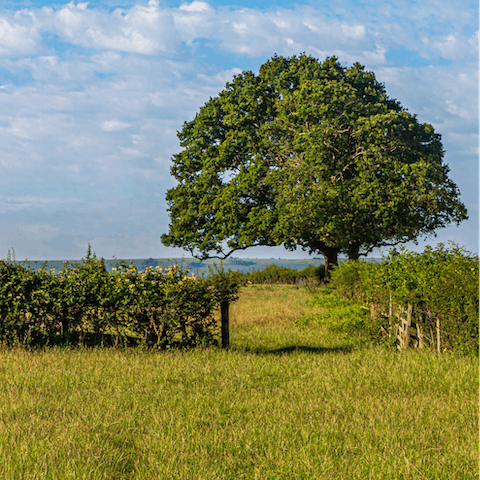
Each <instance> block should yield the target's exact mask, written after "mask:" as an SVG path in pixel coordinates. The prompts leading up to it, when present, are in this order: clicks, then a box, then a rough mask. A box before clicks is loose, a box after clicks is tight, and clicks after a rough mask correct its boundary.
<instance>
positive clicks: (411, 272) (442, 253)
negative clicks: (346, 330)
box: [332, 243, 479, 353]
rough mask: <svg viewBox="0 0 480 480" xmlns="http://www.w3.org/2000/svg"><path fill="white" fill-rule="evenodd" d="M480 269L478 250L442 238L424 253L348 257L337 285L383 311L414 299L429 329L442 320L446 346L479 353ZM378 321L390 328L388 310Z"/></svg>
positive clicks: (419, 320) (421, 320)
mask: <svg viewBox="0 0 480 480" xmlns="http://www.w3.org/2000/svg"><path fill="white" fill-rule="evenodd" d="M478 273H479V264H478V256H476V255H472V254H471V253H469V252H467V251H466V250H465V249H464V248H462V247H459V246H457V245H455V244H453V243H452V244H451V245H450V248H446V247H445V246H444V245H443V244H439V245H438V246H437V247H436V248H431V247H426V248H425V250H424V252H422V253H416V252H408V251H406V250H405V249H401V250H400V252H398V251H397V250H392V251H390V252H389V254H388V255H387V256H386V257H384V259H383V261H382V262H381V263H372V262H347V263H345V264H342V265H341V266H340V267H339V268H338V269H336V270H335V271H334V272H333V273H332V285H333V286H335V287H336V289H337V291H338V292H339V294H340V295H341V296H342V297H344V298H348V299H356V300H360V301H362V302H364V303H370V304H371V305H372V306H373V307H374V310H375V311H377V312H378V313H381V312H389V307H390V304H392V305H393V306H397V305H400V306H402V307H404V308H405V307H406V305H407V304H411V305H412V306H413V312H414V316H415V321H416V323H417V324H419V325H420V326H421V327H422V329H423V330H424V331H425V332H427V333H429V332H432V331H434V330H435V329H436V325H437V320H438V321H439V323H440V326H441V342H442V348H443V349H452V350H456V351H459V352H464V353H474V352H476V353H478V333H479V320H478V309H479V283H478ZM376 321H377V322H379V323H381V324H382V327H383V329H384V331H389V332H391V328H390V329H389V324H391V320H390V319H388V318H387V317H386V316H385V315H383V316H382V315H378V316H377V318H376ZM390 326H391V325H390ZM432 335H433V334H432ZM430 343H431V344H433V343H434V342H433V338H432V341H431V342H430ZM432 346H433V345H432Z"/></svg>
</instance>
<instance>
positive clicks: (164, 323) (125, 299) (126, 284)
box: [0, 247, 239, 349]
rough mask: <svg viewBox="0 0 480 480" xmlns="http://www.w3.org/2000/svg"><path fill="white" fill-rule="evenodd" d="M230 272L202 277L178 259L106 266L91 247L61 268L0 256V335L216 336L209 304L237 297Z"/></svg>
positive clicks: (170, 343) (193, 341)
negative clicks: (30, 265) (152, 264)
mask: <svg viewBox="0 0 480 480" xmlns="http://www.w3.org/2000/svg"><path fill="white" fill-rule="evenodd" d="M238 286H239V281H238V278H237V276H236V275H235V274H233V273H231V272H225V271H223V269H217V271H216V272H214V274H212V275H211V276H210V277H207V278H198V277H196V276H195V275H190V274H189V273H188V271H187V270H184V269H182V268H181V267H179V266H172V267H168V268H167V269H161V268H160V267H155V268H152V267H147V268H146V269H145V271H143V272H142V271H139V270H137V269H136V267H135V266H134V265H127V264H126V263H125V262H122V263H121V264H120V266H119V268H114V269H112V271H111V272H108V271H107V269H106V267H105V262H104V260H103V259H98V258H97V257H96V256H95V254H93V255H92V254H91V251H90V247H89V250H88V252H87V256H86V258H85V259H83V260H82V261H81V262H79V263H72V264H70V263H67V262H65V264H64V268H63V269H62V270H61V271H59V272H55V271H54V270H53V269H51V270H46V269H41V270H38V271H34V270H31V269H29V268H28V267H26V266H24V265H22V264H19V263H17V262H15V261H12V259H11V258H8V259H7V260H5V261H0V341H3V342H5V343H7V344H9V345H15V344H20V345H29V346H36V345H49V344H59V343H62V344H78V343H80V344H104V343H107V344H112V343H113V344H117V343H120V344H124V345H128V344H132V343H133V344H139V343H140V344H145V345H147V346H149V347H156V348H162V349H165V348H172V347H190V346H194V345H198V344H214V343H216V342H217V340H218V328H219V327H218V322H217V320H216V318H215V315H214V314H215V311H216V310H217V309H218V307H219V305H220V304H221V302H223V301H227V302H231V301H234V300H235V299H236V294H237V291H238Z"/></svg>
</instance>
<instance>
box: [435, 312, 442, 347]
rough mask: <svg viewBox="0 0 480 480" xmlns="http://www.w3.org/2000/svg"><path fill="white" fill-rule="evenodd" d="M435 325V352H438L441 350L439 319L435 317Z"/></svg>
mask: <svg viewBox="0 0 480 480" xmlns="http://www.w3.org/2000/svg"><path fill="white" fill-rule="evenodd" d="M436 324H437V325H436V327H437V352H438V353H440V352H441V351H442V350H441V345H440V319H439V318H438V317H437V322H436Z"/></svg>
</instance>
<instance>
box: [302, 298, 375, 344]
mask: <svg viewBox="0 0 480 480" xmlns="http://www.w3.org/2000/svg"><path fill="white" fill-rule="evenodd" d="M312 305H313V306H314V307H316V308H318V309H320V310H321V312H320V313H311V314H308V315H305V314H304V315H302V316H301V317H300V318H299V319H298V320H296V323H297V325H303V326H326V327H327V328H328V329H329V330H331V331H333V332H338V333H343V334H347V335H358V336H362V335H365V333H366V331H367V330H368V329H369V328H370V324H369V319H368V309H365V307H363V306H362V305H361V304H359V303H358V302H354V301H351V300H348V299H346V298H342V297H340V296H339V295H338V294H337V293H336V292H335V291H331V290H326V289H323V290H322V292H321V293H320V294H316V295H314V297H313V300H312Z"/></svg>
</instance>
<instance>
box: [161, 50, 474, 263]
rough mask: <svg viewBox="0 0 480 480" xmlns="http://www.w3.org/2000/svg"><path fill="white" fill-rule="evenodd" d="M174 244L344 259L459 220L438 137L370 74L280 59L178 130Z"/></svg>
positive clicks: (237, 81)
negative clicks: (276, 249)
mask: <svg viewBox="0 0 480 480" xmlns="http://www.w3.org/2000/svg"><path fill="white" fill-rule="evenodd" d="M178 136H179V139H180V144H181V147H182V148H183V150H182V151H181V152H180V153H179V154H177V155H175V156H174V157H173V166H172V169H171V173H172V175H173V176H174V177H175V178H176V179H177V181H178V184H177V185H176V186H175V187H174V188H172V189H170V190H169V191H168V192H167V203H168V205H169V212H170V217H171V223H170V231H169V232H168V234H164V235H162V242H163V243H164V244H165V245H169V246H179V247H183V248H185V249H188V250H189V251H190V252H192V254H194V255H196V256H200V257H202V258H207V257H209V256H223V257H226V256H228V255H230V254H231V253H232V252H233V251H235V250H238V249H245V248H248V247H250V246H254V245H268V246H272V245H280V244H284V245H285V247H286V248H288V249H295V248H297V247H298V246H299V247H302V248H303V249H306V250H309V251H311V252H321V253H323V255H324V256H325V257H326V260H327V270H328V262H331V263H336V260H337V257H338V254H339V253H341V252H343V253H346V254H347V255H348V256H349V258H352V259H356V258H358V256H359V255H361V254H365V253H368V252H370V251H372V250H373V249H374V248H375V247H380V246H385V245H396V244H398V243H401V242H406V241H409V240H414V239H416V238H417V237H419V236H427V235H430V234H433V233H434V231H435V230H436V229H437V228H440V227H444V226H446V225H448V224H450V223H452V222H453V223H457V224H458V223H459V222H461V221H462V220H464V219H465V218H467V215H466V209H465V206H464V205H463V204H462V203H461V201H460V199H459V191H458V189H457V186H456V185H455V184H454V183H453V182H452V181H451V180H450V179H449V177H448V173H449V169H448V166H446V165H445V164H444V163H443V154H444V152H443V147H442V143H441V137H440V135H439V134H437V133H435V131H434V129H433V127H432V126H431V125H428V124H422V123H420V122H419V121H418V120H417V118H416V116H415V115H412V114H410V113H409V112H408V111H407V110H406V109H404V108H403V107H402V106H401V105H400V103H399V102H397V101H396V100H394V99H391V98H389V97H388V96H387V94H386V91H385V87H384V85H383V84H381V83H379V82H378V81H377V80H376V78H375V75H374V74H373V73H372V72H366V71H365V70H364V67H362V66H361V65H359V64H358V63H355V64H354V65H353V66H351V67H348V68H347V67H344V66H342V65H341V64H340V63H339V62H338V61H337V59H336V58H335V57H332V58H327V59H325V61H324V62H323V63H322V62H319V61H318V60H316V59H314V58H312V57H309V56H306V55H300V56H298V57H297V56H293V57H290V58H284V57H277V56H275V57H273V58H272V59H270V60H269V61H267V62H266V63H265V64H264V65H262V66H261V68H260V71H259V73H258V75H257V74H254V73H252V72H249V71H246V72H243V73H241V74H239V75H237V76H235V77H234V79H233V80H232V82H230V83H227V85H226V87H225V89H224V90H223V91H222V92H220V93H219V95H218V96H217V97H215V98H211V99H210V100H209V101H208V102H207V103H206V104H205V105H204V106H203V107H202V108H201V109H200V111H199V112H198V114H197V115H196V116H195V118H194V119H193V120H192V121H190V122H186V123H185V124H184V126H183V128H182V130H181V131H180V132H179V134H178Z"/></svg>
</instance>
